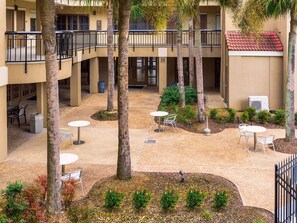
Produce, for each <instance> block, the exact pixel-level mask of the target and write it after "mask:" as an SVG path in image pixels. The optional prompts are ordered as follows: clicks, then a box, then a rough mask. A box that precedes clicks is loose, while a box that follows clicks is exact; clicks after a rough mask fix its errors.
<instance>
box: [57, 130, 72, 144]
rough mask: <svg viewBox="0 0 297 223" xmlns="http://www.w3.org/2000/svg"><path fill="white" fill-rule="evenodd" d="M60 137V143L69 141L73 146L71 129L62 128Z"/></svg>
mask: <svg viewBox="0 0 297 223" xmlns="http://www.w3.org/2000/svg"><path fill="white" fill-rule="evenodd" d="M59 136H60V141H62V140H65V139H69V140H70V144H72V141H73V140H72V138H73V134H72V133H71V132H70V130H69V129H67V128H60V129H59Z"/></svg>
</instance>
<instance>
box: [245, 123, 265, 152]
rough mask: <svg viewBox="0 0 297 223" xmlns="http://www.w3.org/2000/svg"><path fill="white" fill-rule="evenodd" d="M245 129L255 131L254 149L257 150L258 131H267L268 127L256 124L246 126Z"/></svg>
mask: <svg viewBox="0 0 297 223" xmlns="http://www.w3.org/2000/svg"><path fill="white" fill-rule="evenodd" d="M243 129H244V131H247V132H253V133H254V151H256V148H257V133H260V132H266V131H267V129H266V128H264V127H262V126H256V125H251V126H246V127H244V128H243Z"/></svg>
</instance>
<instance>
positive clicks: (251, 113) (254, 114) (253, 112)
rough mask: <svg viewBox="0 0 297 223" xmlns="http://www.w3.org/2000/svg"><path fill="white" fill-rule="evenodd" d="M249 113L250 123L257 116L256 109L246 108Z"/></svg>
mask: <svg viewBox="0 0 297 223" xmlns="http://www.w3.org/2000/svg"><path fill="white" fill-rule="evenodd" d="M246 111H247V113H248V114H249V121H250V122H251V121H253V119H254V117H255V116H256V108H255V107H253V106H250V107H247V108H246Z"/></svg>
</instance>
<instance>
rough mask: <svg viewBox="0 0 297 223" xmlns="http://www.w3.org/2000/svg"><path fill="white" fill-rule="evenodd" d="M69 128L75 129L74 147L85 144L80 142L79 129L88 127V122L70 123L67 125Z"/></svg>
mask: <svg viewBox="0 0 297 223" xmlns="http://www.w3.org/2000/svg"><path fill="white" fill-rule="evenodd" d="M68 125H69V126H71V127H77V141H74V142H73V144H74V145H80V144H83V143H85V142H84V141H82V140H80V127H84V126H88V125H90V122H88V121H72V122H69V123H68Z"/></svg>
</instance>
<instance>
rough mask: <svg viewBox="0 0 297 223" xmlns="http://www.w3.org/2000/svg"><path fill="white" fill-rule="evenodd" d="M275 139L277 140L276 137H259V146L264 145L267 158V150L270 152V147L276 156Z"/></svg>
mask: <svg viewBox="0 0 297 223" xmlns="http://www.w3.org/2000/svg"><path fill="white" fill-rule="evenodd" d="M274 138H275V136H274V135H269V136H258V137H257V144H261V145H262V147H263V150H264V153H265V156H266V157H267V154H266V150H268V148H269V147H272V148H273V150H274V154H275V146H274Z"/></svg>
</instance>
